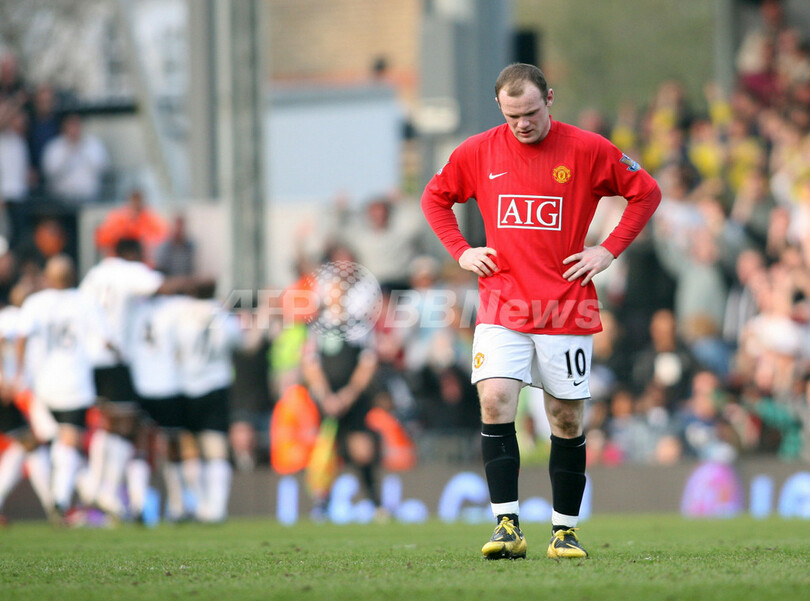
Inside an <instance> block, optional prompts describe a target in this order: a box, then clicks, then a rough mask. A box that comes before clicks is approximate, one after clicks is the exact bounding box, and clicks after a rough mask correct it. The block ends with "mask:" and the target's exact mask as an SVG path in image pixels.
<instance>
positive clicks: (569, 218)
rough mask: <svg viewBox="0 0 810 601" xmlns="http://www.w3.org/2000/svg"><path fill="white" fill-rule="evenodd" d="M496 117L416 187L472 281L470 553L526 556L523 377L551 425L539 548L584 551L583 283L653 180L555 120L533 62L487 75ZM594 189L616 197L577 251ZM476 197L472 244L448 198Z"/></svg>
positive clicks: (592, 324) (609, 255)
mask: <svg viewBox="0 0 810 601" xmlns="http://www.w3.org/2000/svg"><path fill="white" fill-rule="evenodd" d="M495 98H496V101H497V102H498V106H499V107H500V109H501V112H502V113H503V116H504V119H505V120H506V123H505V124H503V125H500V126H498V127H495V128H493V129H490V130H488V131H485V132H483V133H480V134H477V135H475V136H472V137H470V138H468V139H467V140H465V141H464V142H463V143H462V144H461V145H460V146H459V147H458V148H456V150H455V151H453V153H452V154H451V156H450V159H449V161H448V162H447V164H446V165H445V166H444V167H442V169H440V170H439V172H438V173H437V174H436V175H435V176H434V177H433V179H431V181H430V182H429V183H428V185H427V187H426V188H425V191H424V194H423V196H422V210H423V212H424V213H425V217H426V218H427V220H428V222H429V223H430V226H431V227H432V228H433V231H434V232H435V233H436V235H437V236H438V237H439V239H440V240H441V241H442V243H443V244H444V246H445V248H446V249H447V250H448V252H449V253H450V254H451V255H452V256H453V258H454V259H456V260H457V261H458V263H459V265H460V266H461V267H462V268H463V269H466V270H468V271H472V272H473V273H475V274H477V275H478V276H479V280H478V281H479V295H480V301H481V302H480V308H479V312H478V323H477V325H476V329H475V338H474V342H473V372H472V381H473V383H475V384H477V388H478V396H479V398H480V403H481V420H482V422H483V423H482V427H481V434H482V441H481V446H482V455H483V459H484V469H485V472H486V477H487V484H488V487H489V493H490V501H491V503H492V512H493V514H494V515H495V518H496V521H497V523H498V525H497V527H496V528H495V532H494V533H493V535H492V538H491V540H490V541H489V542H487V543H486V544H485V545H484V547H483V549H482V553H483V555H484V556H485V557H487V558H488V559H500V558H515V557H525V555H526V541H525V539H524V537H523V534H522V532H521V531H520V524H519V518H518V516H519V504H518V472H519V468H520V454H519V451H518V445H517V438H516V435H515V415H516V411H517V404H518V395H519V393H520V390H521V388H522V387H523V386H527V385H529V386H536V387H539V388H542V389H543V390H544V397H545V406H546V413H547V415H548V418H549V422H550V424H551V455H550V458H549V474H550V477H551V486H552V497H553V499H552V502H553V513H552V532H553V535H552V537H551V541H550V543H549V546H548V551H547V554H548V556H549V557H587V553H586V551H585V550H584V549H583V548H582V546H581V545H580V543H579V541H578V538H577V536H576V534H575V532H574V530H575V527H576V525H577V520H578V516H579V508H580V504H581V502H582V495H583V493H584V490H585V436H584V434H583V424H582V421H583V415H584V412H585V403H586V401H587V400H588V398H589V397H590V390H589V376H590V363H591V349H592V336H593V334H594V333H596V332H598V331H600V330H601V323H600V320H599V304H598V299H597V296H596V290H595V288H594V285H593V283H592V282H591V280H592V278H593V277H594V276H595V275H596V274H597V273H599V272H601V271H604V270H605V269H606V268H607V267H608V266H609V265H610V264H611V263H612V262H613V260H614V259H615V258H616V257H617V256H619V254H620V253H621V252H622V251H623V250H624V249H625V248H627V246H628V245H629V244H630V243H631V242H632V241H633V239H634V238H635V237H636V236H637V235H638V233H639V232H640V231H641V230H642V228H643V227H644V225H645V224H646V223H647V221H648V220H649V219H650V217H651V216H652V214H653V212H655V209H656V207H657V206H658V203H659V202H660V200H661V192H660V190H659V188H658V185H657V184H656V182H655V180H654V179H653V178H652V177H651V176H650V175H649V174H648V173H647V172H645V171H644V170H643V169H641V168H640V166H639V164H638V163H636V162H635V161H634V160H632V159H630V158H629V157H627V156H626V155H624V154H622V152H621V151H620V150H618V149H617V148H616V147H615V146H614V145H613V144H611V143H610V142H609V141H608V140H606V139H605V138H603V137H601V136H599V135H597V134H595V133H591V132H587V131H584V130H581V129H578V128H576V127H573V126H571V125H568V124H565V123H561V122H559V121H554V120H553V119H552V118H551V116H550V114H549V109H550V108H551V105H552V102H553V101H554V91H553V90H552V89H551V88H549V87H548V84H547V82H546V79H545V76H544V75H543V73H542V71H540V69H538V68H537V67H535V66H533V65H527V64H522V63H517V64H513V65H510V66H508V67H506V68H505V69H504V70H503V71H502V72H501V74H500V75H499V76H498V79H497V81H496V83H495ZM603 196H623V197H624V198H625V199H626V200H627V202H628V204H627V207H626V208H625V210H624V213H623V214H622V217H621V220H620V222H619V224H618V225H617V226H616V228H615V229H614V230H613V232H611V234H610V235H609V236H608V237H607V239H606V240H605V241H604V242H602V243H601V244H599V245H597V246H591V247H586V246H585V245H584V243H585V236H586V234H587V231H588V227H589V225H590V223H591V220H592V219H593V215H594V212H595V211H596V206H597V203H598V202H599V200H600V198H602V197H603ZM470 198H475V200H476V201H477V202H478V207H479V209H480V211H481V215H482V217H483V220H484V226H485V230H486V240H487V246H485V247H478V248H473V247H471V246H470V244H469V243H468V242H467V241H466V240H465V239H464V237H463V236H462V234H461V231H460V230H459V227H458V222H457V221H456V218H455V214H454V213H453V209H452V207H453V204H455V203H457V202H461V203H463V202H466V201H467V200H468V199H470Z"/></svg>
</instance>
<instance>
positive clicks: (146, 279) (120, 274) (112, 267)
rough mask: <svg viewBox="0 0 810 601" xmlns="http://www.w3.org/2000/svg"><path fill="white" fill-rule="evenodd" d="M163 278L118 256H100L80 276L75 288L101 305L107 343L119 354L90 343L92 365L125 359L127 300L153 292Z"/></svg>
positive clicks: (129, 306) (128, 308)
mask: <svg viewBox="0 0 810 601" xmlns="http://www.w3.org/2000/svg"><path fill="white" fill-rule="evenodd" d="M163 281H164V277H163V275H162V274H161V273H160V272H157V271H155V270H154V269H152V268H151V267H149V266H148V265H145V264H144V263H141V262H140V261H127V260H125V259H121V258H119V257H107V258H106V259H102V260H101V261H100V262H99V263H98V264H97V265H96V266H95V267H93V268H92V269H90V271H88V272H87V275H85V276H84V279H83V280H82V283H81V285H80V286H79V290H81V291H82V292H83V293H85V294H87V295H89V296H90V297H91V298H93V299H94V300H95V302H96V303H97V304H98V305H100V306H101V308H102V310H103V311H104V313H105V316H106V319H107V322H108V323H109V324H110V332H111V336H112V338H111V340H110V342H111V343H112V344H113V346H115V348H116V349H118V351H119V352H120V353H121V358H120V359H119V357H116V355H115V354H114V353H113V352H112V351H110V350H109V349H106V348H104V346H103V345H100V344H96V345H95V346H94V360H95V363H94V364H95V365H96V366H110V365H116V364H117V363H120V362H121V360H123V361H124V362H127V360H128V357H129V355H128V349H127V348H126V343H127V342H128V340H129V335H128V333H127V330H128V328H129V318H130V315H129V312H130V309H131V303H132V302H133V301H134V300H135V299H137V298H139V297H145V296H152V295H153V294H155V293H156V292H157V291H158V289H159V288H160V286H161V285H162V284H163Z"/></svg>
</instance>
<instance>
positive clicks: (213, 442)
mask: <svg viewBox="0 0 810 601" xmlns="http://www.w3.org/2000/svg"><path fill="white" fill-rule="evenodd" d="M199 442H200V451H201V452H202V456H203V458H204V459H206V460H207V461H211V460H212V459H227V458H228V437H227V435H226V434H225V433H224V432H218V431H215V430H205V431H203V432H201V433H200V435H199Z"/></svg>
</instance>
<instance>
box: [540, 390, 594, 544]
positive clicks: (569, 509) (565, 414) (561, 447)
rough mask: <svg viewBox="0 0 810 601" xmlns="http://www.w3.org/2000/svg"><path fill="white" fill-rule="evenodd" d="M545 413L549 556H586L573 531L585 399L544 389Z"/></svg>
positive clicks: (580, 485) (581, 475) (581, 483)
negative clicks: (548, 440)
mask: <svg viewBox="0 0 810 601" xmlns="http://www.w3.org/2000/svg"><path fill="white" fill-rule="evenodd" d="M545 400H546V412H547V415H548V418H549V423H550V424H551V452H550V454H549V460H548V471H549V477H550V479H551V491H552V492H551V495H552V508H553V511H552V515H551V529H552V538H551V542H550V543H549V547H548V555H549V557H587V555H588V554H587V552H586V551H585V549H583V548H582V546H581V545H580V544H579V541H578V539H577V535H576V533H575V532H574V530H575V529H576V527H577V523H578V521H579V508H580V506H581V505H582V496H583V494H584V493H585V483H586V478H585V459H586V456H585V435H584V434H583V431H582V421H583V416H584V414H585V400H584V399H579V400H562V399H558V398H556V397H553V396H552V395H550V394H549V393H548V392H546V395H545Z"/></svg>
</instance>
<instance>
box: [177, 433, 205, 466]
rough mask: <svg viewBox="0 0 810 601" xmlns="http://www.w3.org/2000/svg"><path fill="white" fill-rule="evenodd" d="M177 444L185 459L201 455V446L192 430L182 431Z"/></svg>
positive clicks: (181, 455)
mask: <svg viewBox="0 0 810 601" xmlns="http://www.w3.org/2000/svg"><path fill="white" fill-rule="evenodd" d="M177 444H178V449H179V451H180V457H181V458H182V459H183V461H188V460H189V459H197V458H198V457H199V456H200V447H199V445H198V444H197V439H196V438H195V436H194V435H193V434H192V433H191V432H186V431H183V432H181V433H180V434H179V435H178V437H177Z"/></svg>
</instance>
